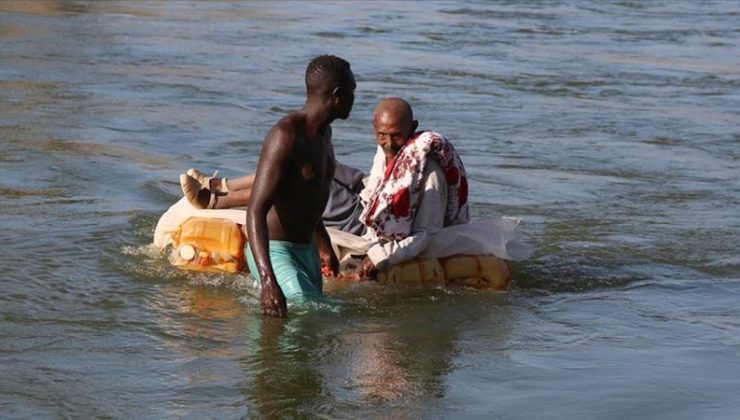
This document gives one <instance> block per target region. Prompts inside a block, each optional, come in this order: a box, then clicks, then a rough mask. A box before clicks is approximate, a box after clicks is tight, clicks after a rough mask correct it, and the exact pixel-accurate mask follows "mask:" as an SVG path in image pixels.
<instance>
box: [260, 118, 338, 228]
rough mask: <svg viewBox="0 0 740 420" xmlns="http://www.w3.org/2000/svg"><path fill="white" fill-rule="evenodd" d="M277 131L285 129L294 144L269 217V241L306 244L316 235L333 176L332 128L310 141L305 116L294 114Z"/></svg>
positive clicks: (281, 122) (284, 119)
mask: <svg viewBox="0 0 740 420" xmlns="http://www.w3.org/2000/svg"><path fill="white" fill-rule="evenodd" d="M275 129H277V130H286V131H287V132H288V133H287V134H289V135H290V136H293V137H294V139H295V141H294V142H292V150H291V153H290V158H289V160H288V162H287V164H286V165H284V166H283V168H282V171H283V176H282V179H283V182H282V183H281V185H280V186H279V191H278V193H277V196H276V197H275V202H274V203H273V206H272V208H271V209H270V211H269V212H268V214H267V225H268V230H269V234H270V239H272V240H282V241H289V242H295V243H307V242H309V241H310V240H311V239H312V238H313V236H314V234H315V232H316V224H317V223H318V221H319V219H320V218H321V214H322V213H323V211H324V207H325V206H326V201H327V200H328V194H329V183H330V182H331V179H332V177H333V176H334V169H335V160H334V159H335V158H334V150H333V147H332V143H331V127H328V128H327V129H326V130H324V132H323V133H320V134H319V135H317V136H316V137H315V138H308V137H307V135H306V130H305V117H304V116H303V115H302V114H301V113H293V114H290V115H288V116H286V117H285V118H283V119H282V120H280V121H279V122H278V123H277V124H276V127H275Z"/></svg>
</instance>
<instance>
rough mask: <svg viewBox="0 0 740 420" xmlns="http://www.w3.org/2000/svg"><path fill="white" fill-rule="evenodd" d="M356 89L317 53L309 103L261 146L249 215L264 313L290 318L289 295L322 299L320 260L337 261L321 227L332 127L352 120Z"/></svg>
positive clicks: (343, 65)
mask: <svg viewBox="0 0 740 420" xmlns="http://www.w3.org/2000/svg"><path fill="white" fill-rule="evenodd" d="M355 87H356V84H355V79H354V75H353V74H352V70H351V69H350V66H349V63H347V62H346V61H345V60H343V59H341V58H339V57H335V56H328V55H324V56H319V57H316V58H314V59H313V60H311V62H310V63H309V64H308V68H307V69H306V89H307V91H306V96H307V98H306V103H305V105H304V106H303V108H302V109H301V110H299V111H296V112H293V113H291V114H289V115H287V116H285V117H283V118H282V119H280V121H278V122H277V123H276V124H275V125H274V126H273V127H272V129H271V130H270V132H269V133H268V134H267V137H266V138H265V141H264V143H263V145H262V152H261V154H260V158H259V162H258V164H257V172H256V175H255V178H254V185H253V186H252V196H251V198H250V203H249V209H248V210H247V225H246V226H247V232H248V237H249V248H248V249H247V262H248V264H249V268H250V272H251V273H252V275H253V276H255V277H256V278H258V279H259V281H260V283H261V285H262V290H261V291H260V302H261V304H262V312H263V314H265V315H270V316H279V317H284V316H286V315H287V312H288V310H287V305H286V291H287V292H288V293H287V296H288V297H293V298H298V299H300V298H302V297H305V296H320V295H321V293H322V287H323V285H322V277H321V263H320V261H319V251H318V250H317V247H318V249H320V250H321V251H322V258H327V259H329V261H328V265H329V267H331V268H332V271H333V272H334V273H336V272H337V271H338V266H339V263H338V261H337V259H336V256H335V255H334V253H333V252H331V244H330V241H329V235H328V234H327V232H326V228H325V227H324V224H323V223H322V222H321V214H322V212H323V211H324V207H325V206H326V202H327V199H328V196H329V183H330V182H331V179H332V176H333V175H334V170H335V168H334V165H335V158H334V150H333V147H332V143H331V135H332V133H331V126H330V124H331V123H332V122H333V121H334V120H335V119H337V118H341V119H346V118H347V117H349V114H350V111H351V110H352V104H353V102H354V90H355Z"/></svg>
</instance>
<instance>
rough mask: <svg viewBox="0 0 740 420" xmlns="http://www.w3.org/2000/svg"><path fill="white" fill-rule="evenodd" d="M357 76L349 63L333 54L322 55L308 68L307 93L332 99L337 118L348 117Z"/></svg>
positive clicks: (310, 95) (353, 99) (309, 64)
mask: <svg viewBox="0 0 740 420" xmlns="http://www.w3.org/2000/svg"><path fill="white" fill-rule="evenodd" d="M356 87H357V85H356V84H355V76H354V74H352V70H351V69H350V67H349V63H348V62H347V61H346V60H344V59H343V58H340V57H336V56H333V55H320V56H318V57H316V58H314V59H313V60H311V62H310V63H308V67H307V68H306V94H307V95H308V97H309V98H312V97H316V98H320V99H321V100H322V101H330V103H331V104H332V107H333V108H334V111H335V113H336V117H337V118H341V119H346V118H347V117H349V113H350V111H352V104H353V103H354V101H355V88H356Z"/></svg>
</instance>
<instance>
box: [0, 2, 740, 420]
mask: <svg viewBox="0 0 740 420" xmlns="http://www.w3.org/2000/svg"><path fill="white" fill-rule="evenodd" d="M739 17H740V7H738V3H737V2H733V1H714V2H712V1H707V2H701V3H697V2H690V1H653V2H632V1H621V2H618V1H614V2H576V1H552V2H550V1H547V2H545V1H527V2H494V3H479V2H431V1H430V2H423V3H401V2H368V3H360V2H336V3H315V2H289V3H251V2H250V3H242V2H235V3H233V2H179V1H178V2H158V1H152V2H140V1H132V2H76V1H31V2H14V1H3V2H0V235H1V237H0V256H1V258H2V259H1V262H2V265H3V274H2V275H1V277H0V279H2V281H1V282H0V284H1V285H2V288H1V289H0V417H3V418H48V417H52V418H56V417H75V418H89V417H116V418H118V417H136V418H162V417H166V418H169V417H191V418H192V417H195V418H198V417H217V418H235V417H249V418H252V417H278V416H279V417H284V416H286V417H328V418H348V417H353V418H355V417H359V418H367V417H373V418H375V417H387V418H447V417H455V418H458V417H461V418H492V417H493V418H533V417H534V418H569V419H571V418H583V419H592V418H614V419H622V418H667V419H677V418H687V419H694V418H711V419H724V418H726V419H734V418H737V417H738V413H740V398H738V397H737V389H738V387H739V386H740V310H739V309H738V301H739V298H740V257H739V256H738V251H737V250H738V249H740V241H739V240H738V237H740V217H738V214H740V213H739V212H738V208H740V182H739V181H738V179H740V178H738V173H740V171H738V169H740V165H739V164H738V161H739V159H740V148H739V147H738V145H739V144H740V130H739V128H740V125H739V124H738V121H740V115H738V114H739V113H738V109H740V55H739V54H738V51H740V48H739V47H740V28H739V26H738V21H739V19H738V18H739ZM327 52H328V53H334V54H338V55H340V56H343V57H345V58H347V59H348V60H349V61H350V62H351V63H352V68H353V69H354V71H355V74H356V76H357V81H358V87H357V101H356V104H355V108H354V110H353V114H352V116H351V117H350V119H349V120H347V121H343V122H339V123H337V124H335V126H334V132H335V137H336V139H335V147H336V150H337V153H338V155H339V157H340V160H342V161H344V162H346V163H348V164H352V165H355V166H358V167H360V168H362V169H365V170H367V169H368V168H369V165H370V160H371V157H372V154H373V152H374V148H373V140H372V132H371V126H370V116H371V112H372V109H373V107H374V105H375V104H376V103H377V101H378V99H379V98H381V97H384V96H389V95H398V96H404V97H406V98H408V99H409V100H410V101H411V103H412V104H413V105H414V108H415V111H416V114H417V116H418V117H419V119H420V121H421V126H422V127H423V128H426V129H435V130H438V131H440V132H442V133H444V134H446V135H447V136H448V137H449V138H450V139H452V140H453V141H454V142H455V145H456V148H457V149H458V150H459V151H460V152H461V153H462V155H463V160H464V161H465V165H466V167H467V169H468V170H469V172H470V174H471V186H470V191H471V198H472V201H473V204H474V205H473V208H472V211H473V215H474V218H475V219H477V220H485V219H486V218H489V217H496V216H498V215H509V216H516V217H521V218H522V219H523V220H524V222H523V230H524V232H523V233H524V239H525V240H526V241H527V242H528V243H530V244H531V245H533V246H534V247H535V255H534V256H533V257H532V258H531V259H529V260H527V261H524V262H521V263H518V264H515V266H514V268H515V271H516V277H515V283H514V288H513V290H512V291H511V292H510V293H506V294H495V293H489V292H485V291H477V290H467V289H398V288H389V287H380V286H378V285H373V284H363V285H354V286H349V287H337V286H332V285H329V287H328V289H329V290H328V294H329V296H330V297H331V298H332V301H331V302H330V303H326V304H321V305H315V306H308V307H294V308H291V309H292V312H291V316H290V317H289V318H288V319H287V320H273V319H263V318H262V317H261V315H260V314H259V311H258V305H257V300H256V299H255V297H254V296H255V289H254V288H253V285H252V283H251V281H250V280H249V279H248V278H247V277H246V276H240V275H235V276H232V275H220V276H219V275H201V274H189V273H183V272H180V271H178V270H176V269H174V268H173V267H171V266H169V264H168V263H167V261H166V259H165V258H164V257H163V256H160V255H158V254H156V253H153V252H151V251H150V250H149V248H148V247H147V245H148V243H149V242H150V241H151V236H152V233H153V230H154V225H155V223H156V221H157V219H158V217H159V215H160V214H161V213H162V212H164V210H166V208H167V207H168V206H169V205H170V204H172V203H173V202H174V201H175V200H177V199H178V198H179V195H180V192H179V186H178V184H177V177H178V174H179V173H181V172H184V171H185V170H186V169H187V168H189V167H193V166H194V167H198V168H201V169H204V170H208V169H216V168H218V169H221V171H222V173H224V174H226V175H227V176H235V175H238V174H242V173H244V172H248V171H252V170H253V169H254V165H255V163H256V160H257V154H258V153H259V149H260V145H261V139H262V138H263V137H264V135H265V133H266V132H267V130H268V128H269V127H270V126H271V124H272V123H273V122H275V121H276V120H277V119H278V118H279V117H280V116H281V115H283V114H284V113H285V112H288V111H290V110H293V109H296V108H299V107H300V106H301V105H302V99H303V87H302V77H303V76H302V75H303V71H304V69H305V65H306V63H307V62H308V60H310V58H311V57H313V56H314V55H317V54H320V53H327Z"/></svg>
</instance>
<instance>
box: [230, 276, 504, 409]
mask: <svg viewBox="0 0 740 420" xmlns="http://www.w3.org/2000/svg"><path fill="white" fill-rule="evenodd" d="M397 292H398V291H397ZM400 293H401V294H402V296H403V297H401V299H402V300H408V301H406V302H404V303H401V304H400V305H395V304H392V307H388V306H386V307H385V308H378V309H376V310H371V309H369V307H368V306H364V307H363V308H362V312H363V313H359V312H358V313H353V310H352V309H349V310H346V311H345V313H342V314H327V313H317V312H310V313H304V314H301V316H296V317H291V318H288V319H287V320H282V319H271V318H261V317H260V316H259V315H255V316H249V317H248V318H249V321H248V322H249V327H248V328H247V329H248V337H247V346H246V347H247V349H248V350H247V352H248V354H247V355H246V356H245V357H244V358H242V359H241V360H240V365H241V367H242V370H243V374H244V379H243V381H242V382H241V384H240V389H241V390H242V392H243V394H244V398H245V400H246V401H247V405H248V406H249V407H250V409H251V410H254V411H255V412H254V413H253V414H256V415H258V416H265V417H272V416H276V415H280V416H285V415H288V416H303V415H316V414H317V413H323V414H325V415H329V416H331V415H332V412H333V410H341V412H343V413H347V412H353V411H358V412H365V411H364V410H367V409H368V408H369V407H372V409H373V410H377V412H378V413H383V416H387V417H392V418H395V417H404V418H405V417H415V416H420V415H422V414H423V413H425V412H428V411H429V410H432V411H434V410H436V409H434V408H430V407H433V406H434V404H435V402H436V401H438V400H439V399H440V398H443V397H445V395H446V394H447V392H448V389H447V381H446V378H447V376H448V375H449V374H450V373H452V372H453V370H454V363H453V360H454V359H455V357H456V356H458V354H459V351H460V348H461V347H465V346H466V345H467V344H466V343H465V344H461V343H460V337H461V336H465V335H467V334H468V333H469V332H470V331H478V332H477V333H476V340H477V341H478V342H489V343H490V344H491V345H492V346H493V347H495V348H507V347H508V344H507V343H508V340H509V336H510V328H509V325H510V318H511V315H510V314H509V313H508V312H509V309H508V305H506V304H504V305H501V306H500V305H499V303H503V302H504V301H501V300H499V299H493V300H491V298H492V296H485V297H484V298H483V299H480V300H477V299H473V301H476V300H477V302H475V303H473V304H471V301H470V296H467V297H465V298H463V299H464V300H467V301H468V303H467V306H466V307H463V306H462V305H460V304H461V303H462V301H463V299H460V300H458V299H457V298H458V297H459V296H456V295H455V294H452V295H451V296H449V295H448V296H447V297H450V298H451V302H450V301H446V302H443V301H437V300H436V293H434V292H431V293H430V292H429V291H420V290H416V291H414V292H409V291H400ZM462 294H467V293H465V292H463V293H462ZM381 299H384V298H382V297H381ZM387 303H388V302H387V301H386V305H387ZM492 304H493V306H492ZM370 305H374V304H370ZM368 311H370V312H373V314H370V315H369V316H368ZM481 330H483V331H486V332H485V333H483V334H481V333H480V331H481ZM486 337H487V338H486ZM465 341H467V340H465ZM476 351H481V349H476Z"/></svg>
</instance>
